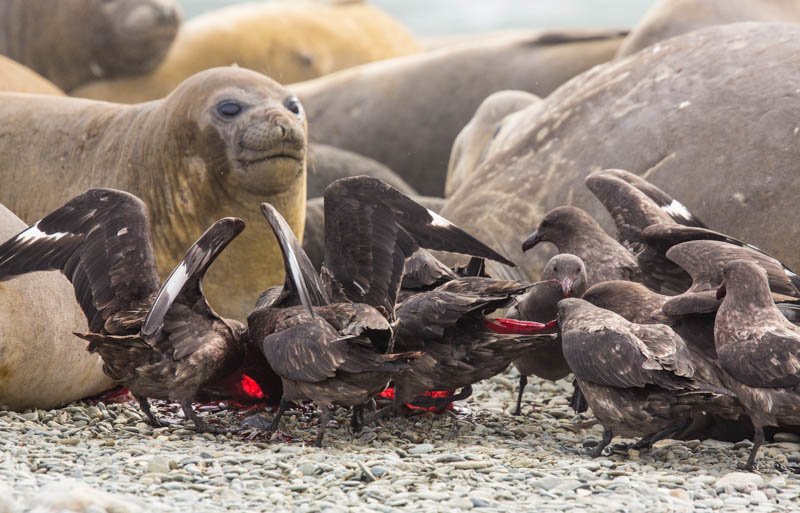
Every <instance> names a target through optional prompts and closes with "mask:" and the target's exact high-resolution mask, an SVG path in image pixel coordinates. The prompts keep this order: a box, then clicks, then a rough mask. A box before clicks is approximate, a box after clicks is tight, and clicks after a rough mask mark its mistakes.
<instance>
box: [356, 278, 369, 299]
mask: <svg viewBox="0 0 800 513" xmlns="http://www.w3.org/2000/svg"><path fill="white" fill-rule="evenodd" d="M353 285H355V286H356V287H358V290H360V291H361V295H362V296H366V295H367V291H366V290H364V287H362V286H361V284H360V283H358V282H357V281H356V280H353Z"/></svg>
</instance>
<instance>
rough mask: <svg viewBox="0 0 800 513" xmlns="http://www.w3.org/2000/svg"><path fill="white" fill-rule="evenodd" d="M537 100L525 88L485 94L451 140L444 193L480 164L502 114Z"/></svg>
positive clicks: (448, 193)
mask: <svg viewBox="0 0 800 513" xmlns="http://www.w3.org/2000/svg"><path fill="white" fill-rule="evenodd" d="M539 101H541V98H539V97H538V96H536V95H535V94H531V93H527V92H525V91H513V90H507V91H498V92H496V93H492V94H490V95H489V96H487V97H486V99H485V100H483V101H482V102H481V104H480V106H479V107H478V109H477V110H476V111H475V114H474V115H473V116H472V119H471V120H470V121H469V123H467V124H466V125H464V128H462V129H461V131H460V132H459V133H458V136H456V140H455V141H454V142H453V148H452V150H450V162H449V163H448V164H447V181H446V182H445V186H444V195H445V196H450V195H451V194H453V193H454V192H455V191H456V189H458V187H459V186H460V185H461V184H462V183H463V182H464V180H466V179H467V177H468V176H469V175H470V174H472V172H473V171H474V170H475V168H476V167H477V166H478V164H480V162H481V161H482V160H483V158H484V157H485V156H486V148H487V146H488V145H489V142H491V140H492V139H494V137H495V136H496V135H497V134H498V132H500V131H501V130H502V121H503V118H505V117H506V116H508V115H509V114H511V113H513V112H517V111H519V110H522V109H523V108H525V107H527V106H529V105H531V104H532V103H536V102H539Z"/></svg>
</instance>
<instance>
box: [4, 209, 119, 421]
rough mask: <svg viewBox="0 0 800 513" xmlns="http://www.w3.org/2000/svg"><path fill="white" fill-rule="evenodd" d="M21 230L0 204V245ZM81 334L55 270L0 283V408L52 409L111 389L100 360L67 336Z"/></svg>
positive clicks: (80, 318)
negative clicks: (78, 332) (75, 332)
mask: <svg viewBox="0 0 800 513" xmlns="http://www.w3.org/2000/svg"><path fill="white" fill-rule="evenodd" d="M25 228H27V224H25V223H24V222H22V220H20V219H19V218H18V217H17V216H15V215H14V214H13V213H12V212H11V211H10V210H8V209H7V208H5V207H4V206H3V205H0V242H4V241H5V240H6V239H9V238H10V237H13V236H14V235H16V234H17V233H19V232H21V231H22V230H24V229H25ZM85 330H86V317H85V316H84V315H83V311H81V308H80V306H78V302H77V301H75V292H74V291H73V289H72V285H71V284H70V282H69V281H67V279H66V278H65V277H64V276H63V275H62V274H61V273H59V272H58V271H48V272H41V273H35V274H29V275H25V276H20V277H18V278H15V279H13V280H9V281H3V282H0V410H1V409H11V410H17V411H22V410H25V409H27V408H43V409H48V408H55V407H58V406H61V405H63V404H66V403H68V402H71V401H75V400H78V399H81V398H83V397H86V396H90V395H95V394H99V393H100V392H103V391H104V390H108V389H109V388H111V387H112V386H114V383H113V382H112V381H111V380H110V379H109V378H108V377H107V376H106V375H105V374H103V362H102V360H100V357H99V356H98V355H95V354H90V353H88V352H87V351H86V342H84V341H82V340H81V339H79V338H78V337H76V336H75V335H73V334H72V332H73V331H85Z"/></svg>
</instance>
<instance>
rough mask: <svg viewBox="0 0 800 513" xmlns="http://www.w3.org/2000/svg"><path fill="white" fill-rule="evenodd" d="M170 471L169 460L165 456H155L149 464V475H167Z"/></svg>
mask: <svg viewBox="0 0 800 513" xmlns="http://www.w3.org/2000/svg"><path fill="white" fill-rule="evenodd" d="M169 470H170V466H169V460H168V459H167V458H164V457H163V456H153V458H152V459H151V460H150V461H149V462H148V463H147V473H148V474H152V473H158V474H166V473H168V472H169Z"/></svg>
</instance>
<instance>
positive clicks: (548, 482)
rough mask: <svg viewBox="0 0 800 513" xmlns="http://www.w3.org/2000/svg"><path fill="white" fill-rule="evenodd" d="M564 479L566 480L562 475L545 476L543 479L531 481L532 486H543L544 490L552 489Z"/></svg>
mask: <svg viewBox="0 0 800 513" xmlns="http://www.w3.org/2000/svg"><path fill="white" fill-rule="evenodd" d="M563 481H564V480H563V479H562V478H560V477H555V476H550V477H543V478H542V479H537V480H536V481H534V482H533V483H531V486H533V487H535V488H541V489H542V490H552V489H553V488H555V487H556V486H558V485H560V484H561V483H562V482H563Z"/></svg>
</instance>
